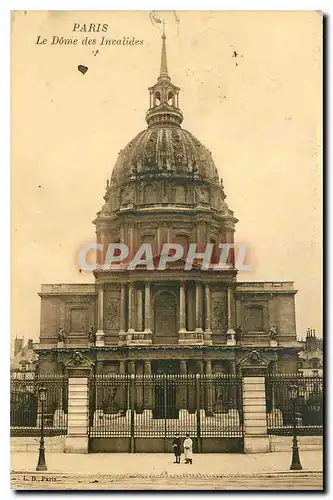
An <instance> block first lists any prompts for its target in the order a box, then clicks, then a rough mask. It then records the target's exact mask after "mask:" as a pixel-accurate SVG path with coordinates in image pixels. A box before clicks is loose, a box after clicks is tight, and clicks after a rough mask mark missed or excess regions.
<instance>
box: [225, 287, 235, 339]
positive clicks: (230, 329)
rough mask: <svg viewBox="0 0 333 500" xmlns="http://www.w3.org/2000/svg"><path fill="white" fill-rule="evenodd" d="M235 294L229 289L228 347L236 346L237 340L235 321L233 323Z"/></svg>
mask: <svg viewBox="0 0 333 500" xmlns="http://www.w3.org/2000/svg"><path fill="white" fill-rule="evenodd" d="M233 299H234V296H233V292H232V289H231V287H229V288H228V331H227V345H231V346H234V345H236V340H235V333H236V332H235V329H234V321H233V304H232V302H233Z"/></svg>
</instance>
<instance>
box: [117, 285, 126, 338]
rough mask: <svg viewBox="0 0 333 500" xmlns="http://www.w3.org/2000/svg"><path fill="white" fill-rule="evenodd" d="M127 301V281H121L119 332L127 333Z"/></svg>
mask: <svg viewBox="0 0 333 500" xmlns="http://www.w3.org/2000/svg"><path fill="white" fill-rule="evenodd" d="M125 302H126V285H125V283H121V289H120V332H119V334H122V333H125V328H126V325H125V319H126V315H125Z"/></svg>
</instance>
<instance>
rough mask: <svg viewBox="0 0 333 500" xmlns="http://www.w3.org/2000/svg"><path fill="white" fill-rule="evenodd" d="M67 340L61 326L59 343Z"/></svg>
mask: <svg viewBox="0 0 333 500" xmlns="http://www.w3.org/2000/svg"><path fill="white" fill-rule="evenodd" d="M65 340H66V337H65V331H64V329H63V328H62V326H61V327H60V328H59V330H58V342H65Z"/></svg>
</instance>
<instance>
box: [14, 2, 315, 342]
mask: <svg viewBox="0 0 333 500" xmlns="http://www.w3.org/2000/svg"><path fill="white" fill-rule="evenodd" d="M154 18H155V19H163V20H164V21H165V30H166V35H167V55H168V67H169V73H170V76H171V78H172V82H173V83H174V84H175V85H177V86H179V87H181V93H180V100H179V103H180V107H181V109H182V111H183V114H184V122H183V124H182V126H183V128H185V129H187V130H189V131H190V132H192V133H193V134H194V135H195V136H196V137H197V138H198V139H199V140H200V141H201V142H202V143H203V144H204V145H205V146H206V147H207V148H208V149H209V150H210V151H211V152H212V155H213V159H214V161H215V164H216V166H217V169H218V171H219V174H220V176H221V177H222V178H223V182H224V188H225V192H226V194H227V199H226V201H227V203H228V205H229V207H230V208H231V209H232V210H234V212H235V216H236V217H237V218H238V219H239V222H238V224H237V226H236V235H235V240H236V242H237V243H238V244H240V243H242V244H246V245H247V247H248V248H249V251H250V253H251V257H252V270H251V271H250V272H243V273H240V274H239V280H241V281H261V280H264V281H271V280H276V281H285V280H286V281H294V283H295V288H296V289H297V290H298V293H297V295H296V324H297V335H298V337H303V336H305V331H306V329H307V328H308V327H310V328H315V329H316V332H317V334H318V336H320V337H322V238H323V235H322V17H321V15H320V14H319V13H316V12H301V11H299V12H296V11H295V12H245V11H244V12H231V11H230V12H223V11H219V12H213V11H204V12H179V11H177V12H173V11H167V12H158V13H155V14H153V15H151V13H149V12H145V11H142V12H75V11H44V12H43V11H39V12H36V11H35V12H26V13H25V12H24V11H21V12H15V13H14V14H13V16H12V35H11V36H12V42H11V50H12V52H11V66H12V67H11V73H12V75H11V143H12V144H11V165H12V168H11V227H12V241H11V247H12V252H11V255H12V259H11V272H12V290H11V307H12V315H11V317H12V320H11V336H12V338H13V337H15V336H19V337H24V339H25V340H28V339H29V338H32V339H33V340H35V341H37V340H38V335H39V321H40V298H39V296H38V292H39V291H40V286H41V284H42V283H86V282H87V283H88V282H92V281H93V277H92V276H91V275H90V274H88V273H84V272H81V273H80V272H79V270H78V266H77V263H76V258H77V253H78V251H79V249H80V248H81V246H82V245H83V244H85V243H87V242H90V241H94V240H95V227H94V226H93V224H92V220H93V219H94V217H95V215H96V212H97V211H99V210H100V209H101V207H102V205H103V195H104V192H105V184H106V180H107V179H108V178H109V177H110V175H111V172H112V169H113V166H114V164H115V161H116V159H117V155H118V152H119V151H120V150H121V149H123V148H124V147H125V145H126V144H127V143H128V142H129V141H130V140H131V139H132V138H133V137H134V136H135V135H136V134H137V133H138V132H139V131H140V130H143V129H144V128H146V123H145V113H146V111H147V109H148V105H149V94H148V87H150V86H152V85H153V84H154V83H155V82H156V79H157V76H158V72H159V65H160V52H161V40H160V35H161V24H159V23H155V22H153V19H154ZM90 23H95V29H97V25H98V24H100V25H101V27H102V25H103V24H107V25H108V27H107V31H106V32H101V31H99V32H87V31H84V29H86V30H87V29H88V28H89V24H90ZM74 24H76V25H80V27H79V28H78V29H80V30H82V31H73V28H74ZM84 25H86V26H85V27H84ZM103 36H104V37H105V38H108V39H123V38H124V37H129V39H132V38H133V37H135V39H136V40H142V41H143V43H142V44H137V45H135V46H133V45H100V41H101V39H102V37H103ZM38 37H39V38H38ZM53 37H55V38H53ZM61 37H63V38H62V41H63V43H56V44H52V40H58V41H60V40H61ZM86 37H88V38H86ZM75 38H76V39H77V40H78V42H77V43H76V45H74V44H68V43H64V41H65V39H66V41H67V42H73V40H74V39H75ZM45 39H46V42H45V43H41V42H42V41H43V40H45ZM85 39H86V40H87V41H88V39H95V40H96V42H95V44H93V42H92V44H90V45H88V44H86V45H85V44H84V43H82V42H84V40H85ZM37 40H38V42H39V43H36V42H37ZM235 54H236V57H235ZM78 65H84V66H86V67H87V68H88V70H87V71H86V73H85V74H84V75H83V74H82V73H80V72H79V71H78Z"/></svg>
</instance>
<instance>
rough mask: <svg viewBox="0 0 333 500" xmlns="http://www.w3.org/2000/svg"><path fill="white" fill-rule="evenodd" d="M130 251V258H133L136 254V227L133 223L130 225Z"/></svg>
mask: <svg viewBox="0 0 333 500" xmlns="http://www.w3.org/2000/svg"><path fill="white" fill-rule="evenodd" d="M128 230H129V252H128V257H129V259H132V258H133V256H134V227H133V224H130V225H129V228H128Z"/></svg>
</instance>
